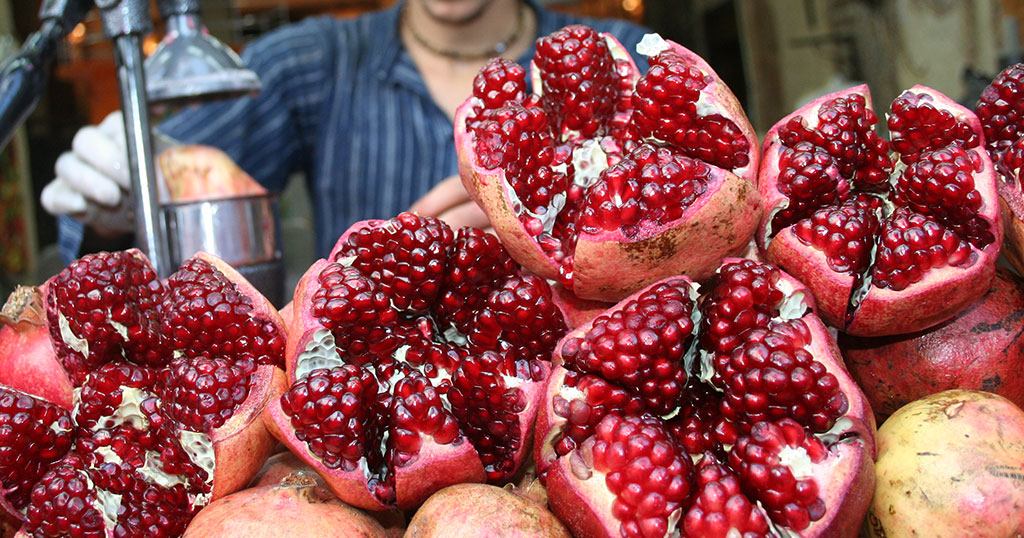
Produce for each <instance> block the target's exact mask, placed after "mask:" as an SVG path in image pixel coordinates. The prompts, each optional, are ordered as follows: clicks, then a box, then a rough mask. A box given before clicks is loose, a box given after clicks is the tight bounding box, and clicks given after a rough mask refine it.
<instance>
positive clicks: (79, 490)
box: [25, 455, 107, 538]
mask: <svg viewBox="0 0 1024 538" xmlns="http://www.w3.org/2000/svg"><path fill="white" fill-rule="evenodd" d="M91 483H92V480H91V479H90V478H89V475H88V473H87V472H86V469H85V464H84V463H83V462H82V460H81V459H80V458H78V457H77V456H75V455H71V456H68V457H67V458H65V459H63V460H61V461H60V462H58V463H57V464H56V465H54V466H52V467H50V470H49V471H47V472H46V474H44V475H43V477H42V478H41V479H40V480H39V482H37V483H36V485H35V487H33V488H32V495H31V502H30V504H29V506H28V509H27V510H26V511H25V516H26V518H27V522H26V530H27V531H28V532H29V533H32V534H33V535H37V536H81V537H83V538H105V537H106V536H107V532H106V525H105V521H104V517H103V507H102V505H101V504H100V502H99V500H98V499H97V498H96V492H95V490H94V489H93V488H92V486H91Z"/></svg>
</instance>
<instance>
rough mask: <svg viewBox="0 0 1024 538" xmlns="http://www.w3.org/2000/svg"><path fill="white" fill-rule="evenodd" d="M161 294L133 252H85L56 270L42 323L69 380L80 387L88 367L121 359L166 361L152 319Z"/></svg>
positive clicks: (153, 277)
mask: <svg viewBox="0 0 1024 538" xmlns="http://www.w3.org/2000/svg"><path fill="white" fill-rule="evenodd" d="M163 293H164V288H163V285H162V284H161V282H160V280H159V279H158V278H157V275H156V272H155V271H153V269H152V267H150V266H149V264H148V263H146V261H145V259H144V258H141V254H140V253H139V252H138V251H136V250H129V251H121V252H100V253H97V254H89V255H86V256H83V257H81V258H79V259H77V260H75V261H73V262H71V263H70V264H69V265H68V267H66V268H65V269H64V270H62V271H61V272H60V273H58V274H57V276H56V277H54V279H53V281H52V282H51V283H50V285H49V293H47V308H46V311H47V322H48V325H49V329H50V337H51V340H52V341H53V343H54V346H55V348H56V351H57V356H58V357H59V358H60V360H61V362H62V363H63V365H64V367H65V369H66V370H67V371H68V374H69V376H70V377H71V378H72V382H73V383H75V384H76V385H80V384H81V383H82V381H84V379H85V376H86V375H87V374H88V370H90V369H92V368H95V367H97V366H99V365H101V364H104V363H107V362H110V361H114V360H118V361H119V360H123V359H124V358H125V357H127V358H128V359H129V360H132V361H135V362H137V363H139V364H154V365H159V364H161V363H162V362H163V361H165V360H166V352H167V350H166V349H165V347H164V344H163V342H162V338H161V335H160V332H159V322H158V319H159V318H158V317H157V305H158V302H159V300H160V298H161V296H162V294H163ZM61 327H65V328H66V329H62V328H61Z"/></svg>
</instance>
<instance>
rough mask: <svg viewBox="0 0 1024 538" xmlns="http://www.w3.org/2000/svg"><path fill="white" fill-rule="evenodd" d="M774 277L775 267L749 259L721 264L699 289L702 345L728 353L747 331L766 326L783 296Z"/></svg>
mask: <svg viewBox="0 0 1024 538" xmlns="http://www.w3.org/2000/svg"><path fill="white" fill-rule="evenodd" d="M778 279H779V271H778V269H776V268H774V267H772V266H769V265H765V264H762V263H758V262H755V261H753V260H741V261H738V262H731V263H727V264H725V265H723V266H722V267H721V269H720V270H719V271H718V274H716V275H715V276H714V277H713V278H712V280H711V281H710V282H709V283H708V284H707V288H708V289H706V290H702V291H703V292H704V295H703V297H702V298H701V303H700V310H701V313H702V314H703V320H702V328H701V335H702V336H701V338H702V343H703V344H704V346H705V347H706V349H707V350H708V351H710V352H713V353H715V354H716V355H718V356H722V355H728V354H729V353H731V352H732V350H733V349H735V348H736V346H738V345H739V344H740V343H741V342H742V338H743V336H744V335H745V334H746V333H747V332H748V331H750V330H752V329H754V328H757V327H765V326H767V325H768V321H769V319H770V318H772V317H774V316H775V315H776V314H777V313H778V309H779V306H780V305H781V304H782V300H783V298H784V297H783V294H782V292H781V291H780V290H779V289H777V288H776V286H775V283H776V282H777V281H778Z"/></svg>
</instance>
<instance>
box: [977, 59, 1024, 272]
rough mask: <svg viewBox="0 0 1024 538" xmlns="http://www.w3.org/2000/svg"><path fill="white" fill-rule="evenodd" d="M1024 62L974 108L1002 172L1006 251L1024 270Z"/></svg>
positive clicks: (984, 93) (996, 82)
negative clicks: (1022, 93)
mask: <svg viewBox="0 0 1024 538" xmlns="http://www.w3.org/2000/svg"><path fill="white" fill-rule="evenodd" d="M1022 90H1024V64H1021V63H1018V64H1014V65H1011V66H1009V67H1007V68H1006V69H1004V70H1003V72H1002V73H999V75H997V76H996V78H995V79H994V80H993V81H992V83H991V84H989V85H988V87H986V88H985V89H984V90H983V91H982V92H981V97H980V99H978V103H977V104H976V105H975V106H974V112H975V113H976V114H977V115H978V118H979V119H980V120H981V127H982V129H983V130H984V132H985V147H986V148H987V149H988V153H989V156H991V157H992V163H993V164H994V165H995V169H996V171H997V172H998V175H999V181H998V182H997V184H998V186H999V195H1000V204H1001V205H1002V215H1003V224H1004V226H1005V229H1006V239H1005V240H1004V242H1003V249H1002V253H1003V255H1004V256H1005V257H1006V259H1007V261H1009V262H1010V264H1011V265H1013V267H1014V268H1015V269H1017V272H1018V273H1022V272H1024V190H1022V189H1024V176H1022V175H1021V165H1022V164H1024V96H1022V95H1021V92H1022Z"/></svg>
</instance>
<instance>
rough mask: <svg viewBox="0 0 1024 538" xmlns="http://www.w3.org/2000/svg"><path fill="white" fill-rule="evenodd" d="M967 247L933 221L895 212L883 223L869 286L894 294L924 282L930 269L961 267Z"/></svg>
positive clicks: (966, 259) (967, 256)
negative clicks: (893, 291) (891, 291)
mask: <svg viewBox="0 0 1024 538" xmlns="http://www.w3.org/2000/svg"><path fill="white" fill-rule="evenodd" d="M971 257H972V254H971V247H970V245H969V244H968V243H967V242H966V241H964V240H962V239H960V237H958V236H957V235H956V234H955V233H954V232H953V231H952V230H949V229H948V228H946V227H944V226H943V225H942V224H940V223H939V222H938V221H936V220H935V219H933V218H931V217H928V216H925V215H921V214H919V213H914V212H911V211H909V210H906V209H902V208H900V209H897V210H896V212H894V213H893V214H892V215H891V216H890V217H889V218H888V219H886V220H885V221H884V222H883V223H882V230H881V233H880V237H879V243H878V247H877V252H876V257H875V265H874V267H873V269H872V272H871V276H872V284H873V285H875V286H877V287H879V288H889V289H892V290H895V291H899V290H902V289H905V288H906V287H907V286H909V285H911V284H914V283H915V282H918V281H920V280H921V279H923V278H924V275H925V273H926V272H927V271H928V270H929V269H932V268H936V267H945V266H947V265H948V266H954V267H955V266H963V265H965V264H967V263H968V262H970V260H971Z"/></svg>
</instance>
